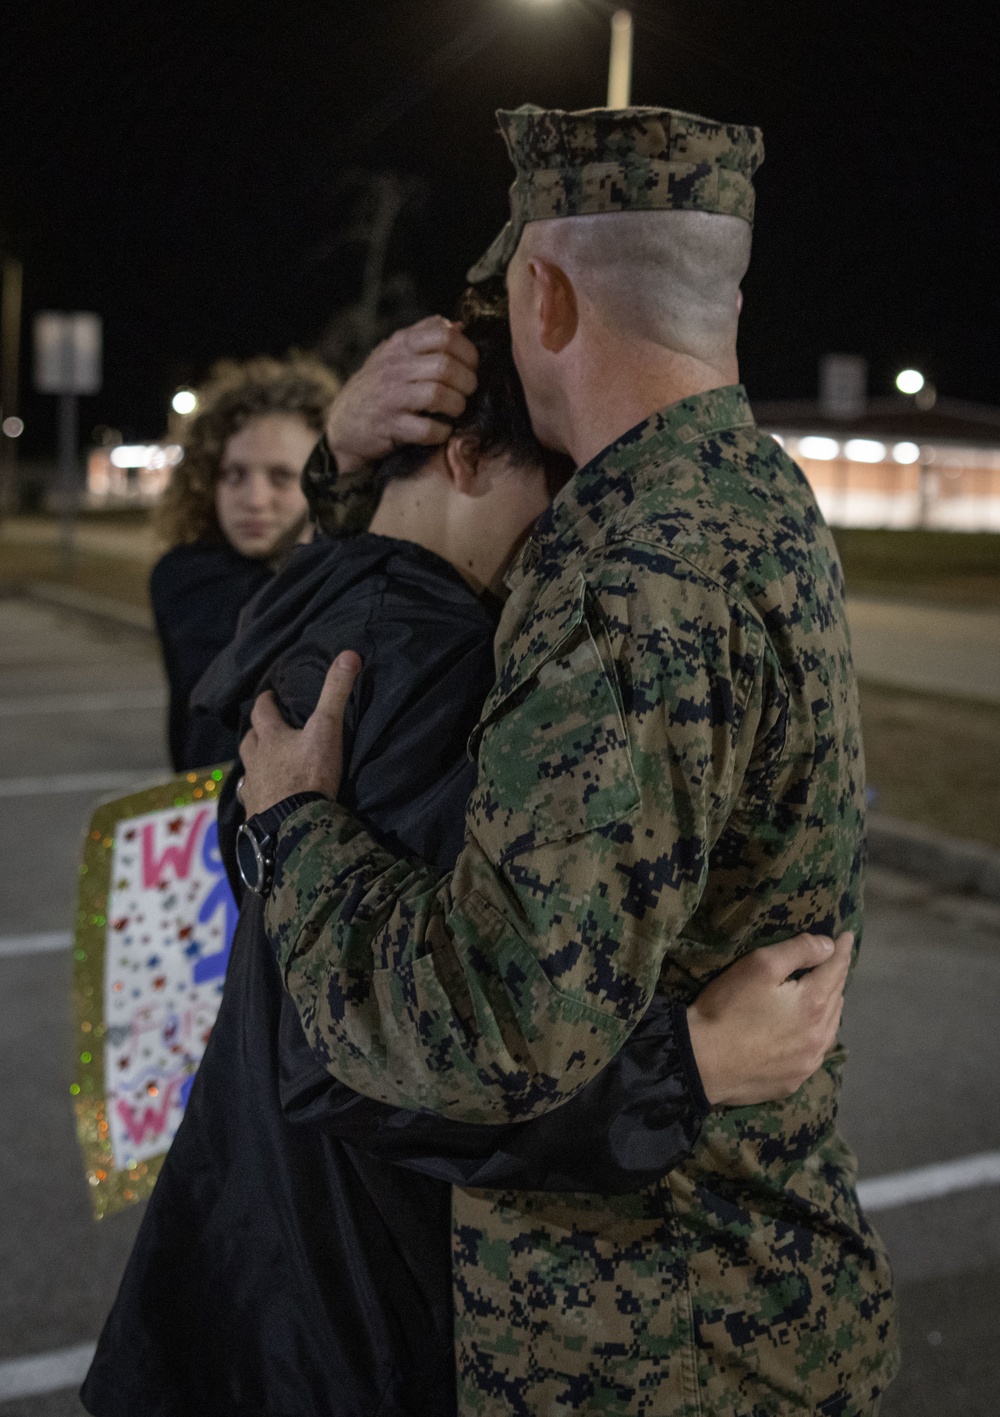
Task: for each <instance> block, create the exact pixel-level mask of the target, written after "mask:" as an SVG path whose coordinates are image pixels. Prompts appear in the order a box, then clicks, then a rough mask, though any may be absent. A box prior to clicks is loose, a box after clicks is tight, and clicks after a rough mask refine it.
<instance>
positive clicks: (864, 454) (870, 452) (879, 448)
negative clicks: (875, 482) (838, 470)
mask: <svg viewBox="0 0 1000 1417" xmlns="http://www.w3.org/2000/svg"><path fill="white" fill-rule="evenodd" d="M844 452H845V453H846V454H847V456H848V457H849V458H850V460H851V462H881V461H882V459H883V458H884V457H885V452H886V448H885V444H884V443H877V442H876V441H875V439H874V438H851V439H850V441H849V442H848V443H847V445H846V446H845V448H844Z"/></svg>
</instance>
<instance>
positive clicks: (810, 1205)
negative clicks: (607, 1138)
mask: <svg viewBox="0 0 1000 1417" xmlns="http://www.w3.org/2000/svg"><path fill="white" fill-rule="evenodd" d="M501 122H502V124H503V126H504V129H505V132H506V135H507V139H508V145H509V147H510V150H511V153H512V157H513V159H514V162H515V166H516V167H517V170H518V177H517V180H516V181H515V184H514V188H513V189H512V221H511V224H510V225H509V227H508V228H507V229H505V232H504V233H502V234H501V236H500V238H498V240H497V242H495V243H494V246H493V247H491V250H490V253H488V255H487V257H486V258H484V261H482V262H480V264H479V265H478V266H477V267H475V268H474V270H473V272H472V274H473V276H474V277H475V278H477V279H481V278H484V277H486V276H489V275H494V274H496V273H497V272H498V271H500V270H502V269H503V268H504V267H505V265H506V263H507V261H509V259H510V256H511V254H512V252H513V250H514V249H515V247H516V244H517V240H518V239H519V236H520V229H521V225H523V222H524V221H525V220H533V219H535V218H537V217H540V216H551V215H553V214H556V215H575V214H578V213H581V212H592V211H606V210H621V209H657V208H670V207H678V206H687V207H693V208H698V209H702V210H711V211H720V212H726V213H730V214H734V213H735V214H737V215H740V216H744V217H745V218H746V219H747V220H749V219H750V218H751V215H752V187H751V185H750V179H751V177H752V175H753V171H754V169H755V167H756V165H757V163H758V162H759V160H760V157H761V151H762V150H761V145H760V137H759V134H758V133H757V132H756V130H753V129H742V128H731V127H724V126H722V125H719V124H715V123H710V122H709V121H707V120H704V119H699V118H695V117H693V116H691V115H687V114H677V113H673V112H671V111H669V110H630V111H628V112H626V113H618V114H608V113H606V112H597V113H585V114H580V115H566V114H559V113H543V112H541V111H539V110H521V111H518V112H517V113H513V114H502V115H501ZM509 587H510V591H511V594H510V599H509V601H508V603H507V606H506V610H505V613H504V617H503V620H502V622H501V626H500V630H499V634H498V639H497V647H496V657H497V667H498V675H497V681H496V685H495V688H494V689H493V691H492V693H491V695H490V697H489V699H488V701H487V703H486V705H485V707H484V710H483V714H482V719H481V722H480V724H479V727H478V728H477V730H476V732H475V733H474V735H473V740H472V743H471V747H472V750H473V751H474V752H475V753H477V754H478V765H479V777H478V785H477V789H476V792H475V794H474V797H473V799H472V801H471V802H470V806H469V811H468V821H467V841H466V846H465V849H464V851H463V853H462V855H461V857H460V858H459V861H458V863H457V866H456V868H455V871H454V872H453V874H452V875H451V876H449V877H446V878H444V879H441V878H440V877H439V876H438V875H437V874H436V872H435V871H434V870H433V869H432V868H430V867H427V866H425V865H422V864H421V863H419V862H414V861H410V860H405V859H399V858H397V856H396V855H394V854H393V853H392V852H391V851H389V850H386V849H384V848H383V847H381V846H380V845H379V844H378V842H377V841H375V840H374V839H373V838H372V836H370V835H369V834H368V833H367V831H366V830H365V829H364V827H363V826H362V825H361V823H359V822H358V821H357V820H356V819H354V818H353V817H352V816H351V815H350V814H349V813H348V812H347V811H346V810H345V809H344V808H342V807H340V806H339V805H337V804H335V803H332V802H329V801H319V802H317V801H313V802H311V803H309V804H308V805H306V806H304V807H302V808H300V810H299V811H298V812H296V813H295V814H294V815H292V816H291V817H290V818H289V819H288V820H287V822H286V823H285V824H284V825H283V827H282V829H281V832H280V835H279V838H278V843H277V853H276V854H277V869H276V876H275V885H274V890H273V893H272V896H271V898H270V900H269V902H268V905H267V924H268V930H269V934H270V937H271V939H272V942H273V944H274V945H275V948H276V950H277V952H278V954H279V957H280V960H281V964H282V967H283V970H284V973H285V977H286V982H287V986H288V988H289V990H290V991H291V993H292V995H293V997H294V998H295V1000H296V1003H297V1005H298V1009H299V1012H300V1015H301V1017H302V1020H303V1023H304V1025H305V1029H306V1032H307V1034H308V1035H309V1037H310V1039H311V1041H312V1043H313V1045H314V1047H315V1048H316V1050H317V1052H318V1053H319V1055H320V1056H321V1057H322V1058H323V1059H324V1060H325V1061H326V1063H327V1065H328V1066H329V1068H330V1069H331V1071H333V1072H334V1073H336V1075H337V1076H338V1077H340V1078H342V1079H343V1080H344V1081H345V1082H347V1083H349V1084H350V1085H351V1086H352V1087H355V1088H356V1089H358V1090H359V1091H361V1092H364V1093H367V1094H369V1095H370V1096H374V1097H378V1098H381V1099H383V1100H385V1101H389V1102H393V1103H397V1104H401V1105H404V1106H409V1107H424V1108H429V1109H431V1110H432V1111H434V1112H437V1113H441V1114H443V1115H447V1116H453V1117H456V1118H462V1119H465V1120H469V1121H486V1122H489V1121H497V1122H499V1121H506V1120H508V1119H510V1118H519V1117H528V1116H531V1115H534V1114H536V1113H538V1112H540V1111H543V1110H545V1109H547V1108H551V1107H554V1106H556V1105H558V1104H559V1103H560V1102H561V1101H563V1100H565V1099H566V1098H568V1097H569V1096H571V1095H572V1094H573V1093H574V1092H575V1091H576V1090H577V1089H578V1088H579V1087H581V1086H582V1085H583V1084H584V1083H585V1082H586V1081H587V1080H588V1079H589V1078H591V1077H593V1076H594V1075H595V1074H596V1073H598V1072H599V1071H600V1070H601V1068H603V1067H604V1065H605V1064H606V1063H607V1061H608V1059H609V1058H610V1057H611V1056H612V1055H613V1054H614V1053H615V1052H616V1050H617V1049H618V1048H620V1047H621V1045H622V1042H623V1040H624V1039H625V1038H626V1037H627V1035H628V1033H629V1031H630V1030H631V1028H632V1027H633V1025H634V1024H635V1022H636V1020H637V1019H638V1018H639V1016H640V1015H641V1013H642V1012H643V1010H644V1008H645V1007H646V1005H647V1003H648V1001H649V999H650V997H651V995H652V994H653V993H654V992H655V991H660V992H663V993H666V994H668V995H670V996H672V997H676V998H679V999H681V1000H684V1001H690V1000H691V999H693V998H694V997H695V995H696V994H697V993H698V991H699V989H700V988H701V987H702V986H703V985H704V984H705V982H706V981H707V980H709V979H711V978H712V977H713V976H714V975H715V974H716V973H717V972H718V971H719V970H721V969H723V968H725V967H726V966H727V965H729V964H731V963H732V962H733V961H734V960H735V959H737V958H738V957H739V956H740V955H741V954H743V953H744V952H746V951H748V950H750V949H753V948H755V947H757V946H760V945H764V944H769V943H772V942H775V941H778V940H780V939H784V938H787V937H788V936H790V935H793V934H795V933H796V932H797V931H799V930H806V929H811V930H815V931H819V932H824V933H827V934H830V935H834V934H836V933H838V932H840V931H842V930H846V929H850V930H853V931H855V932H856V933H859V932H860V928H861V878H862V870H863V861H864V823H863V808H864V766H863V756H862V746H861V734H860V724H859V715H858V700H857V694H856V688H855V680H854V672H853V669H852V665H851V655H850V647H849V642H848V632H847V625H846V621H845V616H844V587H843V579H842V574H841V569H840V565H839V562H838V559H837V553H836V549H835V546H834V542H833V539H832V537H831V535H830V532H829V530H828V529H827V527H826V526H825V524H824V522H823V519H822V516H821V515H820V512H819V510H818V508H817V505H816V502H815V499H814V497H813V494H812V492H811V490H810V488H809V486H808V484H807V483H806V481H805V479H804V477H803V475H802V473H801V472H800V471H799V469H798V468H797V467H796V466H795V464H794V463H792V462H791V460H790V459H789V458H788V457H787V456H786V455H785V453H784V452H783V451H782V449H781V448H780V447H779V446H778V445H777V444H776V443H775V442H773V441H772V440H771V439H770V438H768V437H765V436H763V435H762V434H761V433H759V432H758V430H757V428H756V427H755V424H754V420H753V416H752V414H751V412H750V408H749V406H748V404H747V401H746V397H745V394H744V391H743V390H742V388H740V387H737V386H731V387H727V388H718V389H714V390H712V391H710V392H708V393H702V394H698V395H697V396H695V397H692V398H687V399H684V400H683V401H681V402H679V403H676V404H674V405H672V406H670V407H667V408H664V409H662V410H661V411H660V412H657V413H654V414H653V415H652V416H651V417H650V418H648V419H646V420H645V421H644V422H643V423H641V424H640V425H639V426H638V427H636V428H633V429H632V430H631V431H630V432H628V433H626V434H625V435H624V436H623V437H621V438H619V439H618V440H617V441H616V442H615V443H613V444H612V445H611V446H610V447H609V448H607V449H605V450H604V451H603V452H602V453H600V454H599V455H598V456H597V457H596V458H595V459H593V461H592V462H590V463H589V464H588V465H587V466H585V467H583V468H581V469H580V470H579V471H578V472H577V473H576V475H575V476H574V478H573V479H572V481H571V482H570V483H569V484H568V485H567V486H566V488H565V489H564V490H563V492H562V493H561V494H560V495H559V497H558V498H557V499H556V501H555V503H554V504H553V506H552V508H551V509H550V511H549V512H548V513H547V514H546V515H545V516H544V517H543V518H542V520H541V522H540V523H539V525H538V527H537V530H536V533H535V535H534V536H533V538H532V539H531V540H530V541H529V542H528V543H527V545H526V546H525V548H524V550H523V552H522V554H521V556H520V557H519V559H518V561H517V563H516V564H515V566H514V568H513V570H512V572H511V574H510V576H509ZM842 1065H843V1053H842V1051H841V1050H840V1049H837V1050H835V1051H834V1052H833V1053H832V1054H831V1055H830V1056H829V1057H828V1058H827V1060H826V1063H825V1065H824V1066H823V1067H822V1068H821V1069H820V1071H819V1072H817V1073H816V1074H815V1075H814V1076H813V1077H811V1078H810V1079H809V1080H808V1081H807V1082H806V1083H805V1084H804V1086H803V1087H802V1088H800V1090H799V1091H798V1092H797V1093H796V1094H795V1095H794V1096H793V1097H791V1098H789V1099H788V1100H786V1101H784V1102H775V1103H770V1104H766V1105H762V1106H753V1107H738V1108H721V1107H720V1108H716V1109H715V1110H713V1111H712V1112H711V1114H710V1116H709V1117H708V1119H707V1121H706V1123H705V1125H704V1128H703V1130H702V1133H701V1136H700V1139H699V1141H698V1143H697V1145H696V1147H695V1150H694V1152H693V1154H692V1155H691V1156H690V1158H689V1159H688V1160H687V1161H686V1162H684V1163H683V1164H681V1165H680V1166H679V1167H677V1169H676V1170H674V1171H672V1172H671V1173H670V1174H669V1175H667V1176H665V1177H663V1179H662V1181H660V1182H659V1183H658V1184H657V1185H654V1186H651V1187H650V1188H649V1189H647V1190H645V1191H642V1192H640V1193H638V1194H634V1195H629V1196H617V1197H604V1196H593V1195H578V1194H573V1195H542V1194H539V1193H516V1194H514V1193H494V1192H485V1191H475V1192H470V1191H456V1192H455V1196H454V1274H455V1306H456V1342H457V1361H458V1369H459V1392H460V1406H461V1409H462V1411H463V1412H464V1413H467V1414H473V1413H475V1414H501V1413H503V1414H508V1413H517V1414H553V1413H569V1412H593V1413H603V1414H649V1417H654V1415H655V1417H785V1414H792V1413H819V1414H823V1417H854V1415H855V1414H862V1413H870V1412H872V1411H874V1410H875V1406H876V1405H877V1399H878V1395H879V1394H880V1392H881V1391H882V1390H883V1389H884V1388H885V1386H886V1384H887V1382H888V1381H889V1380H890V1378H891V1377H892V1375H893V1373H894V1371H895V1368H896V1364H897V1353H896V1337H895V1329H894V1315H893V1304H892V1295H891V1278H890V1273H889V1267H888V1264H887V1262H886V1259H885V1255H884V1253H883V1250H882V1247H881V1244H880V1242H879V1240H878V1238H877V1236H876V1235H875V1234H874V1233H873V1231H872V1230H871V1228H870V1226H869V1225H868V1223H867V1221H866V1220H865V1218H864V1216H863V1215H862V1214H861V1211H860V1209H859V1206H858V1201H857V1196H856V1193H855V1172H856V1168H855V1162H854V1158H853V1157H852V1155H851V1153H850V1151H849V1150H848V1148H847V1146H846V1145H845V1143H844V1142H843V1140H842V1139H841V1138H840V1136H839V1135H838V1133H837V1131H836V1111H837V1096H838V1091H839V1086H840V1076H841V1069H842Z"/></svg>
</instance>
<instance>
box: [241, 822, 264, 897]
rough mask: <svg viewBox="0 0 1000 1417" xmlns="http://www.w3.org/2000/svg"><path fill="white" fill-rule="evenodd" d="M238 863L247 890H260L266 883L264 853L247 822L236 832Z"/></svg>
mask: <svg viewBox="0 0 1000 1417" xmlns="http://www.w3.org/2000/svg"><path fill="white" fill-rule="evenodd" d="M236 864H237V865H238V866H239V868H240V875H241V876H242V878H243V884H244V885H245V886H246V888H247V890H251V891H259V890H260V889H261V886H262V885H263V884H264V854H263V852H262V851H261V849H260V844H259V843H258V841H257V838H256V837H255V836H254V834H253V832H252V831H251V830H250V828H249V827H248V826H247V825H246V823H245V822H244V823H243V825H242V826H241V827H240V829H239V831H238V832H237V833H236Z"/></svg>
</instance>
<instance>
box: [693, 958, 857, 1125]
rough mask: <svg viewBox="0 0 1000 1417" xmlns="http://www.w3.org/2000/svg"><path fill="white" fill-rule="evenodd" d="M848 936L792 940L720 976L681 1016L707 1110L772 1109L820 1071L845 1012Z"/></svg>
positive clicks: (744, 960) (746, 960) (747, 960)
mask: <svg viewBox="0 0 1000 1417" xmlns="http://www.w3.org/2000/svg"><path fill="white" fill-rule="evenodd" d="M853 948H854V936H853V935H851V934H844V935H840V936H838V938H837V939H836V940H835V941H834V940H831V939H829V938H828V937H827V936H823V935H797V936H796V937H795V939H794V940H784V941H782V943H781V944H779V945H769V946H767V947H766V948H763V949H758V950H754V951H752V953H750V954H748V955H744V956H743V958H742V959H739V960H737V961H736V963H735V964H733V965H730V967H729V968H728V969H724V970H723V971H722V973H721V974H719V975H717V976H716V978H715V979H713V980H712V982H711V983H710V984H708V985H707V986H706V987H705V988H704V989H703V990H702V991H701V993H700V994H699V995H698V997H697V999H695V1001H694V1003H693V1004H692V1005H691V1006H690V1008H689V1009H688V1011H687V1015H688V1027H689V1030H690V1033H691V1046H692V1048H693V1050H694V1057H695V1062H696V1063H697V1064H698V1071H699V1073H700V1074H701V1080H702V1086H703V1087H704V1089H705V1095H706V1096H707V1098H708V1100H709V1102H711V1103H712V1105H713V1106H728V1107H746V1106H749V1105H750V1104H751V1103H759V1102H777V1101H780V1100H781V1099H782V1098H785V1097H791V1095H792V1094H793V1093H794V1092H797V1091H798V1089H799V1088H800V1087H801V1086H802V1084H803V1083H804V1082H805V1080H806V1078H809V1077H811V1076H812V1074H813V1073H814V1072H816V1071H817V1069H818V1068H819V1067H820V1066H821V1065H822V1062H823V1059H824V1058H825V1056H826V1054H827V1052H828V1051H829V1049H830V1048H831V1047H832V1046H833V1043H834V1041H835V1040H836V1037H837V1030H838V1028H839V1027H840V1014H841V1010H842V1009H843V1006H844V984H845V983H846V981H847V971H848V969H849V967H850V963H851V952H852V950H853Z"/></svg>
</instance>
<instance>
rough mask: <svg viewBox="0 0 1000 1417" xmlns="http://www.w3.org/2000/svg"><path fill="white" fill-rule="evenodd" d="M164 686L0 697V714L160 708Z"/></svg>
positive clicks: (19, 715)
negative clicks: (117, 690)
mask: <svg viewBox="0 0 1000 1417" xmlns="http://www.w3.org/2000/svg"><path fill="white" fill-rule="evenodd" d="M166 703H167V696H166V692H165V691H164V690H163V689H134V690H132V691H130V692H127V693H124V694H100V693H94V694H37V695H35V697H34V698H23V699H0V718H20V717H24V716H26V715H28V714H32V715H34V714H37V713H118V712H122V711H123V710H128V709H161V708H165V707H166Z"/></svg>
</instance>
